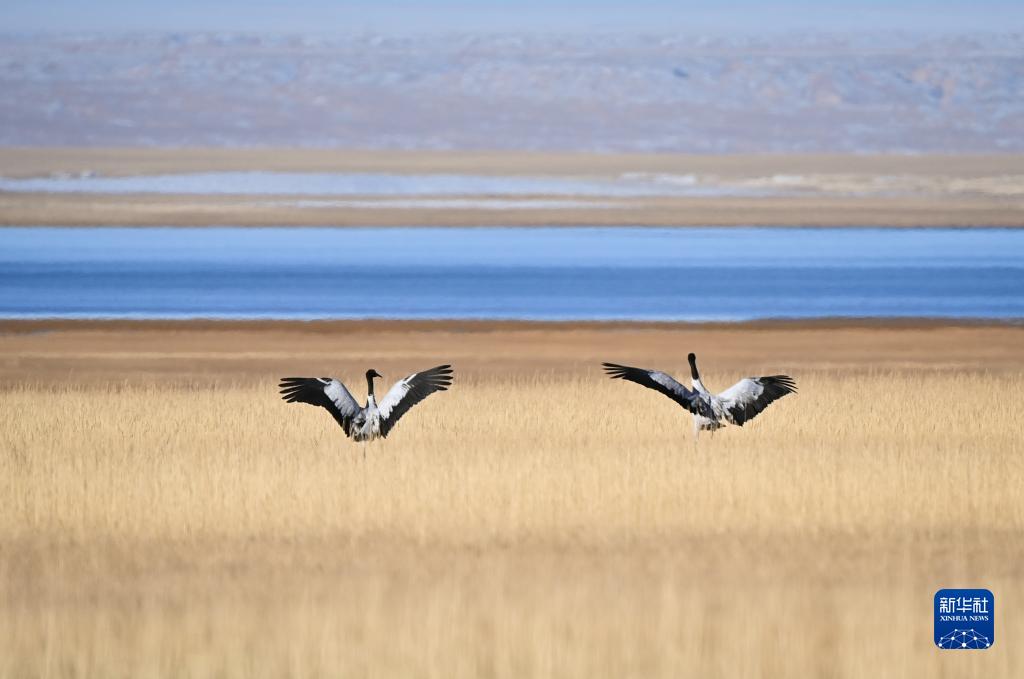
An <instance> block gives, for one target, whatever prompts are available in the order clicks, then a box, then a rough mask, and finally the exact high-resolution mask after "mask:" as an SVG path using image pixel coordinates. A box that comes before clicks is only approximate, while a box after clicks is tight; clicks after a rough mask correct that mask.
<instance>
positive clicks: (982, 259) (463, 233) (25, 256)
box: [0, 227, 1024, 321]
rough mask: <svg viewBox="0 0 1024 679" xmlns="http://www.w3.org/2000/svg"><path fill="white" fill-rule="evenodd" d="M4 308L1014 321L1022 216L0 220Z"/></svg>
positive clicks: (34, 314)
mask: <svg viewBox="0 0 1024 679" xmlns="http://www.w3.org/2000/svg"><path fill="white" fill-rule="evenodd" d="M0 316H3V317H8V318H165V319H171V318H200V317H201V318H267V319H269V318H277V319H319V318H339V319H340V318H410V319H422V318H462V319H473V318H480V319H482V318H489V319H541V320H583V319H593V320H627V319H636V320H688V321H708V320H723V321H739V320H749V319H760V318H821V317H847V318H848V317H936V318H988V319H1021V318H1024V231H1017V230H1010V229H980V228H979V229H847V228H828V229H787V228H696V229H693V228H686V229H664V228H634V227H621V228H564V227H560V228H355V229H352V228H346V229H332V228H0Z"/></svg>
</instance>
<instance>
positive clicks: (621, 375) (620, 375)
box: [601, 363, 707, 415]
mask: <svg viewBox="0 0 1024 679" xmlns="http://www.w3.org/2000/svg"><path fill="white" fill-rule="evenodd" d="M601 365H603V366H604V371H605V372H606V373H607V374H608V376H609V377H611V378H612V379H613V380H628V381H629V382H636V383H637V384H641V385H643V386H645V387H647V388H648V389H654V390H655V391H658V392H661V393H662V394H665V396H668V397H669V398H670V399H672V400H673V401H675V402H676V403H678V404H679V405H681V406H683V407H684V408H686V409H687V410H689V411H690V412H691V413H693V414H695V415H705V414H706V411H707V405H706V403H705V401H704V399H702V398H700V395H699V394H698V393H697V392H695V391H690V390H689V389H687V388H686V387H684V386H683V385H681V384H680V383H679V382H677V381H676V380H675V379H674V378H673V377H672V376H671V375H668V374H667V373H663V372H661V371H658V370H648V369H647V368H633V367H630V366H628V365H619V364H618V363H602V364H601Z"/></svg>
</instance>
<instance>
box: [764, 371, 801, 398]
mask: <svg viewBox="0 0 1024 679" xmlns="http://www.w3.org/2000/svg"><path fill="white" fill-rule="evenodd" d="M761 381H762V382H764V383H765V384H767V385H770V386H773V387H775V388H777V389H779V390H780V391H782V392H783V393H784V394H795V393H797V388H796V381H795V380H794V379H793V378H792V377H790V376H789V375H769V376H768V377H762V378H761Z"/></svg>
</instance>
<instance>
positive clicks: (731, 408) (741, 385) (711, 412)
mask: <svg viewBox="0 0 1024 679" xmlns="http://www.w3.org/2000/svg"><path fill="white" fill-rule="evenodd" d="M687 359H688V360H689V362H690V376H691V377H692V382H691V385H692V387H693V389H692V390H691V389H687V388H686V387H684V386H683V385H682V384H680V383H679V382H677V381H676V380H675V379H673V378H672V376H671V375H668V374H666V373H663V372H661V371H658V370H648V369H647V368H632V367H630V366H628V365H618V364H616V363H603V364H602V365H604V369H605V372H607V373H608V376H609V377H611V378H612V379H622V380H629V381H630V382H636V383H637V384H641V385H643V386H645V387H647V388H648V389H654V390H655V391H659V392H661V393H662V394H664V395H665V396H668V397H669V398H670V399H672V400H673V401H675V402H676V403H678V404H679V405H681V406H682V407H683V408H686V409H687V410H688V411H690V413H691V414H692V415H693V436H694V438H696V437H697V436H698V435H699V434H700V432H701V431H703V430H707V431H711V432H714V431H715V430H717V429H721V428H722V427H724V426H725V425H726V424H735V425H738V426H741V427H742V426H743V424H744V423H745V422H747V421H749V420H752V419H753V418H754V417H756V416H757V415H758V414H759V413H760V412H761V411H763V410H764V409H765V408H767V407H768V404H769V403H771V402H773V401H775V400H777V399H780V398H782V397H783V396H785V395H786V394H794V393H796V382H794V381H793V378H792V377H790V376H789V375H768V376H766V377H746V378H744V379H742V380H740V381H739V382H737V383H736V384H734V385H732V386H731V387H729V388H728V389H726V390H725V391H723V392H722V393H720V394H712V393H711V392H710V391H708V390H707V388H706V387H705V386H704V383H703V382H701V381H700V373H698V372H697V356H696V355H695V354H690V355H689V356H687Z"/></svg>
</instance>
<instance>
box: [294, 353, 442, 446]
mask: <svg viewBox="0 0 1024 679" xmlns="http://www.w3.org/2000/svg"><path fill="white" fill-rule="evenodd" d="M452 373H453V371H452V367H451V366H450V365H439V366H437V367H436V368H431V369H430V370H424V371H423V372H418V373H413V374H411V375H409V376H408V377H406V378H404V379H401V380H399V381H398V382H395V384H394V386H392V387H391V389H389V390H388V393H386V394H384V398H382V399H381V400H380V403H378V402H377V399H376V398H375V397H374V395H373V380H374V379H376V378H379V377H382V375H380V373H378V372H377V371H376V370H372V369H371V370H367V371H366V391H367V396H366V405H365V406H360V405H359V403H358V402H356V399H355V398H354V397H353V396H352V394H351V393H350V392H349V390H348V389H346V388H345V385H344V384H342V383H341V382H340V381H338V380H336V379H334V378H332V377H284V378H282V379H281V384H279V385H278V386H279V387H280V389H281V398H283V399H284V400H285V401H287V402H288V403H295V402H299V403H309V404H310V405H315V406H320V407H322V408H326V409H327V411H328V412H329V413H330V414H331V415H332V416H333V417H334V419H335V420H336V421H337V423H338V424H339V425H341V428H342V430H344V432H345V435H346V436H348V437H349V438H351V439H352V440H353V441H363V442H365V441H372V440H374V439H378V438H384V437H386V436H387V435H388V434H389V433H390V432H391V430H392V428H394V426H395V424H397V422H398V420H399V418H401V417H402V415H404V414H405V413H407V412H408V411H409V409H410V408H412V407H413V406H414V405H416V404H417V403H419V402H420V401H422V400H423V399H425V398H426V397H427V396H430V395H431V394H433V393H434V392H435V391H445V390H447V389H448V387H450V386H451V384H452Z"/></svg>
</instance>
